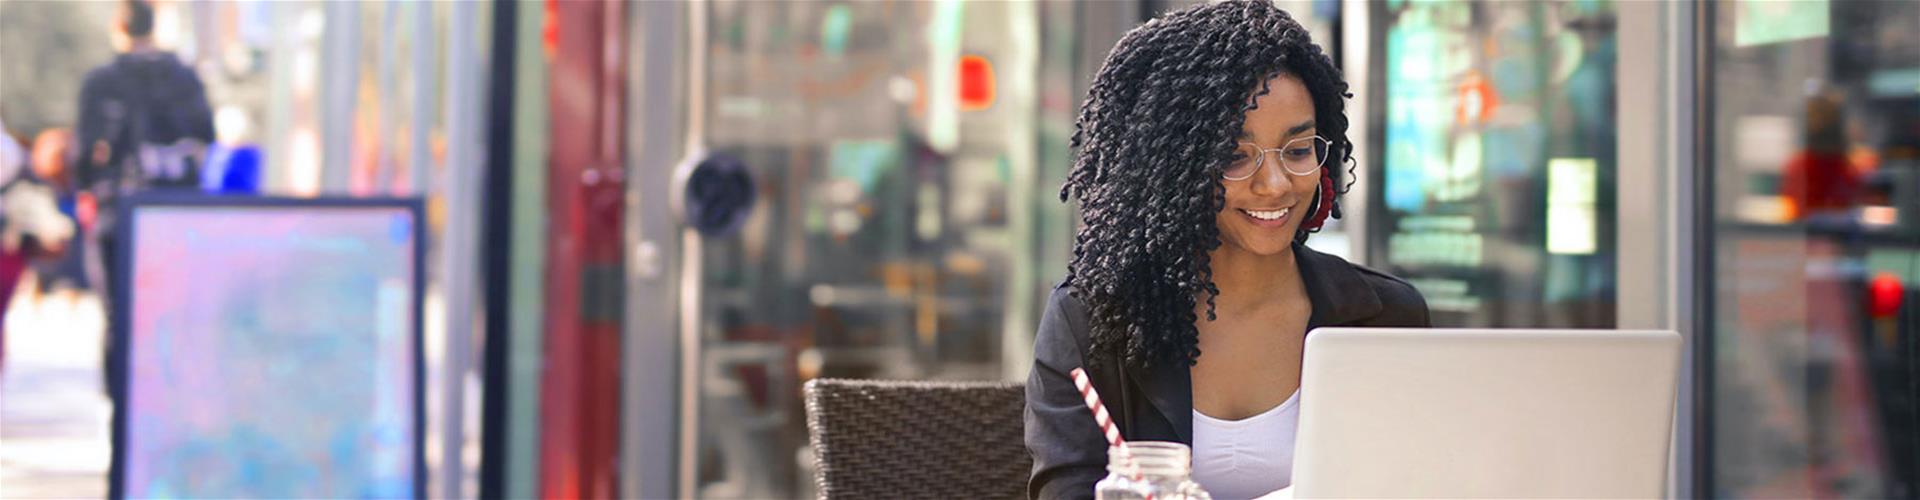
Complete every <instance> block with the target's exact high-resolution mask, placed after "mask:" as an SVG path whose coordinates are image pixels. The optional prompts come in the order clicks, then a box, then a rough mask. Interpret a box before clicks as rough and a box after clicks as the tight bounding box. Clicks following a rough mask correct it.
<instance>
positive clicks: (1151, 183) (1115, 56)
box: [1060, 0, 1353, 368]
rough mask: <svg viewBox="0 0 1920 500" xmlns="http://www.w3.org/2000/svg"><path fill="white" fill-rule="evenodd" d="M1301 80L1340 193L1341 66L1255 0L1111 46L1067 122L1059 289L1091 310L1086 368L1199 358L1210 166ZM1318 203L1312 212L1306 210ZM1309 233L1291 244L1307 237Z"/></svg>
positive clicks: (1210, 236)
mask: <svg viewBox="0 0 1920 500" xmlns="http://www.w3.org/2000/svg"><path fill="white" fill-rule="evenodd" d="M1281 74H1287V75H1292V76H1294V77H1295V78H1299V79H1300V81H1301V83H1302V84H1304V86H1305V87H1306V89H1307V92H1308V94H1310V95H1311V97H1312V100H1313V106H1314V122H1315V123H1317V124H1318V130H1319V133H1320V135H1321V136H1322V137H1325V138H1327V140H1328V142H1329V143H1330V148H1329V153H1328V154H1329V155H1331V157H1332V159H1335V160H1337V161H1334V162H1327V166H1326V167H1322V169H1323V175H1327V176H1331V177H1332V179H1333V181H1334V185H1335V186H1336V189H1335V192H1336V194H1335V200H1331V201H1329V200H1319V199H1318V196H1316V197H1315V202H1314V203H1333V204H1334V205H1333V207H1332V214H1333V216H1334V217H1339V214H1340V211H1339V204H1338V202H1337V200H1338V195H1339V194H1344V193H1346V192H1347V190H1348V189H1349V188H1350V186H1351V183H1350V182H1345V180H1346V179H1347V178H1349V176H1348V175H1343V172H1341V170H1342V168H1341V167H1342V166H1344V167H1345V170H1347V172H1346V173H1350V172H1351V170H1352V166H1351V165H1352V162H1353V154H1352V150H1353V148H1352V142H1351V141H1349V140H1348V139H1347V117H1346V105H1345V101H1344V99H1346V98H1349V97H1352V95H1351V94H1349V93H1348V92H1347V83H1346V81H1345V80H1343V79H1341V76H1340V69H1339V68H1338V67H1336V66H1335V65H1334V62H1333V59H1332V58H1331V57H1328V56H1327V54H1326V53H1324V52H1323V51H1322V50H1321V49H1320V46H1319V45H1315V44H1314V43H1313V41H1312V40H1311V39H1310V38H1308V34H1307V30H1306V29H1305V28H1302V27H1301V26H1300V24H1299V23H1297V22H1295V21H1294V20H1293V17H1292V16H1289V15H1288V14H1287V13H1286V12H1285V11H1282V10H1280V9H1279V8H1277V7H1274V6H1273V4H1272V3H1271V2H1268V1H1264V0H1251V1H1246V0H1243V1H1227V2H1221V3H1212V4H1202V5H1196V6H1193V7H1189V8H1186V9H1183V10H1180V11H1176V12H1172V13H1168V14H1165V15H1162V16H1161V17H1159V18H1156V19H1154V20H1151V21H1148V22H1147V23H1146V24H1143V25H1141V26H1139V27H1137V28H1134V29H1133V30H1132V31H1129V32H1127V34H1126V35H1125V36H1123V37H1121V38H1120V41H1119V43H1117V44H1115V45H1114V47H1113V51H1112V52H1111V53H1109V54H1108V55H1107V60H1106V63H1105V64H1104V65H1102V66H1101V68H1100V72H1099V73H1098V74H1097V75H1096V76H1095V77H1094V80H1093V84H1092V86H1091V88H1089V89H1088V92H1087V100H1086V102H1085V104H1084V105H1083V106H1082V107H1081V110H1080V118H1079V120H1078V122H1077V123H1076V124H1075V131H1074V134H1073V140H1072V147H1073V149H1074V151H1075V152H1076V154H1077V156H1076V158H1075V160H1074V164H1073V170H1072V172H1071V173H1069V174H1068V176H1067V181H1066V185H1065V186H1063V187H1062V188H1061V190H1060V199H1061V201H1063V202H1064V201H1067V200H1069V199H1072V198H1077V199H1078V200H1079V202H1080V212H1081V218H1082V221H1083V224H1082V226H1081V228H1080V231H1079V234H1078V235H1077V236H1076V237H1075V239H1074V245H1073V260H1072V263H1071V264H1069V266H1068V271H1067V273H1068V276H1067V279H1066V284H1068V285H1072V286H1073V292H1072V293H1073V295H1074V296H1075V297H1076V298H1078V299H1080V300H1081V301H1083V302H1085V303H1086V304H1087V305H1088V307H1089V309H1090V316H1091V325H1090V336H1091V340H1092V344H1093V349H1092V352H1090V353H1088V354H1089V356H1090V357H1091V358H1093V359H1092V361H1093V362H1096V363H1097V362H1099V361H1100V360H1103V359H1109V358H1108V357H1109V356H1118V357H1119V359H1121V360H1122V361H1123V362H1124V363H1126V364H1127V365H1129V366H1133V367H1139V368H1147V367H1151V366H1154V365H1157V364H1161V363H1179V362H1184V363H1183V364H1184V365H1185V366H1192V365H1193V363H1194V362H1195V361H1196V360H1197V359H1198V358H1199V356H1200V348H1199V332H1198V330H1197V329H1195V328H1194V322H1195V321H1196V320H1197V319H1198V317H1197V315H1196V314H1195V311H1194V309H1195V305H1196V301H1197V300H1199V297H1200V296H1201V294H1202V293H1204V294H1205V295H1206V301H1207V319H1209V320H1212V319H1214V318H1215V315H1214V297H1215V296H1218V295H1219V294H1220V289H1219V288H1218V287H1217V286H1215V284H1214V282H1213V271H1212V269H1211V263H1210V259H1209V256H1208V255H1209V252H1211V251H1212V250H1214V249H1215V248H1218V247H1219V246H1220V244H1221V243H1220V229H1219V227H1217V226H1216V225H1215V220H1214V217H1215V214H1217V213H1218V212H1220V210H1221V209H1222V207H1224V206H1225V202H1226V200H1225V196H1226V187H1225V186H1224V185H1223V184H1222V180H1221V169H1222V168H1223V167H1224V166H1225V165H1226V164H1227V163H1228V162H1229V161H1231V159H1232V158H1233V156H1234V148H1235V146H1236V145H1237V141H1238V139H1237V136H1238V135H1239V132H1240V129H1241V126H1242V125H1243V124H1245V122H1246V113H1247V111H1248V110H1251V109H1254V107H1255V102H1256V100H1257V99H1259V97H1260V96H1263V95H1266V93H1267V91H1268V89H1267V88H1266V82H1267V81H1268V80H1270V79H1272V78H1273V77H1275V76H1279V75H1281ZM1316 206H1317V205H1316ZM1311 231H1312V230H1311V229H1306V228H1303V229H1302V230H1301V231H1300V232H1298V233H1296V234H1295V236H1294V239H1295V241H1300V242H1304V241H1305V240H1306V238H1307V234H1308V233H1309V232H1311Z"/></svg>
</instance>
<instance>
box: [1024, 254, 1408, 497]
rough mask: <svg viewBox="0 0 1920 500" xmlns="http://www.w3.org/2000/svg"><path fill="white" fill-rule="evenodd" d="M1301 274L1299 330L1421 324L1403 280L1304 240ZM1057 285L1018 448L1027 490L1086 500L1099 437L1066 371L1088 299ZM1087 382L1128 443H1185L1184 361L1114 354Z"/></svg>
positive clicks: (1081, 346)
mask: <svg viewBox="0 0 1920 500" xmlns="http://www.w3.org/2000/svg"><path fill="white" fill-rule="evenodd" d="M1293 251H1294V254H1295V255H1296V258H1297V260H1296V262H1297V265H1299V266H1300V278H1301V280H1302V281H1303V282H1305V285H1306V289H1307V297H1309V298H1310V299H1311V300H1312V301H1313V316H1312V317H1311V318H1310V319H1308V320H1307V329H1308V330H1309V331H1311V330H1312V329H1314V328H1319V327H1322V326H1379V327H1427V326H1431V321H1430V320H1429V319H1428V316H1427V303H1426V300H1425V299H1423V298H1421V296H1420V292H1418V291H1416V290H1414V288H1413V286H1412V285H1408V284H1407V282H1405V281H1401V280H1400V279H1398V278H1394V277H1392V276H1388V275H1386V274H1383V273H1381V272H1379V271H1374V270H1372V269H1367V268H1365V267H1361V266H1357V265H1353V264H1350V263H1348V262H1347V261H1345V260H1343V259H1341V258H1339V257H1335V256H1332V255H1327V254H1323V253H1319V252H1315V251H1313V250H1312V249H1310V248H1307V247H1306V246H1305V245H1299V244H1296V245H1294V246H1293ZM1069 292H1071V287H1066V286H1062V287H1058V288H1055V289H1054V290H1053V294H1052V296H1050V297H1048V298H1047V308H1046V311H1045V312H1044V313H1042V315H1041V318H1040V331H1039V334H1038V335H1036V337H1035V338H1034V346H1033V357H1034V359H1033V371H1032V373H1031V374H1030V375H1028V377H1027V410H1026V426H1027V429H1026V433H1027V451H1028V452H1030V453H1032V454H1033V474H1032V475H1031V476H1030V477H1029V478H1028V481H1027V496H1028V497H1031V498H1049V499H1051V498H1092V497H1093V484H1094V483H1096V482H1099V481H1100V479H1101V478H1103V477H1106V467H1107V445H1106V439H1105V438H1104V437H1103V436H1102V435H1101V433H1100V429H1099V428H1098V427H1097V426H1095V425H1094V421H1093V417H1092V416H1091V415H1090V414H1089V413H1088V411H1087V407H1086V403H1084V402H1082V400H1081V398H1080V391H1079V390H1078V389H1076V388H1074V385H1073V379H1072V377H1071V376H1069V375H1067V374H1068V373H1070V372H1072V371H1073V369H1074V368H1077V367H1081V366H1083V365H1084V364H1085V361H1086V353H1087V350H1088V346H1090V345H1091V344H1090V343H1089V341H1088V337H1087V323H1088V318H1087V311H1088V309H1087V305H1086V304H1084V303H1082V302H1081V301H1080V300H1078V299H1075V298H1073V297H1072V295H1070V293H1069ZM1086 368H1087V375H1088V377H1089V378H1091V379H1092V380H1093V386H1094V390H1096V391H1098V392H1099V393H1100V399H1101V401H1102V402H1104V403H1105V404H1106V406H1107V410H1108V411H1109V412H1111V413H1112V415H1113V419H1114V425H1116V426H1118V427H1119V428H1120V434H1121V436H1122V437H1125V438H1126V439H1127V440H1130V441H1178V442H1182V443H1187V444H1192V443H1193V386H1192V382H1191V378H1190V376H1189V372H1188V368H1187V367H1184V366H1181V367H1165V366H1160V367H1155V368H1154V369H1152V370H1149V371H1147V372H1145V373H1142V372H1140V371H1138V370H1129V369H1123V368H1122V366H1121V365H1120V363H1119V362H1118V361H1113V362H1107V363H1102V364H1101V365H1099V366H1087V367H1086Z"/></svg>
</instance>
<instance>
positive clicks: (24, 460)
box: [0, 294, 112, 498]
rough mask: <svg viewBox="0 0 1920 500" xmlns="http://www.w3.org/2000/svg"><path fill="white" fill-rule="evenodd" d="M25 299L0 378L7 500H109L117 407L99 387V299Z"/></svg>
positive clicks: (2, 485) (1, 483)
mask: <svg viewBox="0 0 1920 500" xmlns="http://www.w3.org/2000/svg"><path fill="white" fill-rule="evenodd" d="M21 295H22V296H16V297H15V299H16V300H15V302H14V307H13V309H12V310H11V311H9V313H8V315H7V316H8V317H7V318H6V322H7V335H6V343H7V346H6V347H7V349H6V351H7V353H6V356H7V359H6V365H5V368H4V371H3V372H0V498H100V497H104V496H106V493H107V477H106V473H107V463H108V460H109V459H110V457H109V453H110V450H111V444H110V439H111V435H110V434H109V430H108V425H109V422H110V418H111V417H112V407H111V405H109V404H108V402H107V399H106V396H105V394H104V393H103V392H102V391H101V388H100V350H101V340H102V339H101V333H102V328H103V327H104V323H105V322H104V316H103V314H102V312H101V309H100V301H99V299H98V298H96V297H94V296H92V295H77V296H76V295H61V294H55V295H49V296H41V297H37V298H38V299H39V300H31V299H34V298H35V297H26V296H24V295H25V294H21Z"/></svg>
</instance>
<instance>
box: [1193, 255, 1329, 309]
mask: <svg viewBox="0 0 1920 500" xmlns="http://www.w3.org/2000/svg"><path fill="white" fill-rule="evenodd" d="M1211 257H1212V259H1211V260H1212V267H1213V284H1214V286H1215V287H1218V288H1219V289H1220V296H1219V297H1216V298H1215V299H1214V307H1215V312H1216V313H1219V312H1226V311H1247V310H1252V309H1257V308H1260V307H1262V306H1265V305H1268V304H1274V303H1280V302H1284V301H1288V300H1294V299H1298V298H1300V297H1299V296H1300V295H1301V294H1303V293H1305V292H1304V290H1305V289H1304V288H1303V287H1301V282H1300V267H1299V266H1298V265H1296V264H1295V261H1294V259H1295V258H1296V255H1295V253H1294V251H1293V248H1291V247H1289V248H1287V249H1286V250H1284V251H1281V252H1280V253H1276V254H1273V255H1258V254H1254V253H1252V252H1248V251H1246V250H1243V249H1240V248H1236V247H1232V246H1229V245H1222V246H1221V247H1220V248H1219V249H1217V250H1214V252H1213V253H1212V255H1211ZM1205 303H1206V300H1205V297H1202V298H1201V305H1200V307H1202V308H1204V307H1206V306H1205ZM1200 317H1201V318H1203V319H1204V318H1206V312H1205V310H1204V309H1202V311H1201V313H1200Z"/></svg>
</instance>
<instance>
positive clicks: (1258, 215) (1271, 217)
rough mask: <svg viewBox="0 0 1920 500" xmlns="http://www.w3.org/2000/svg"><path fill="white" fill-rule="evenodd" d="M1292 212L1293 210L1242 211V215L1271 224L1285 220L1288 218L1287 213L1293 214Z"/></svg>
mask: <svg viewBox="0 0 1920 500" xmlns="http://www.w3.org/2000/svg"><path fill="white" fill-rule="evenodd" d="M1291 211H1293V209H1292V208H1282V209H1279V210H1247V209H1240V213H1244V214H1247V216H1248V217H1252V218H1253V219H1254V220H1258V221H1263V222H1271V221H1278V220H1281V219H1285V218H1286V217H1287V212H1291Z"/></svg>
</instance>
